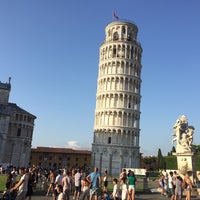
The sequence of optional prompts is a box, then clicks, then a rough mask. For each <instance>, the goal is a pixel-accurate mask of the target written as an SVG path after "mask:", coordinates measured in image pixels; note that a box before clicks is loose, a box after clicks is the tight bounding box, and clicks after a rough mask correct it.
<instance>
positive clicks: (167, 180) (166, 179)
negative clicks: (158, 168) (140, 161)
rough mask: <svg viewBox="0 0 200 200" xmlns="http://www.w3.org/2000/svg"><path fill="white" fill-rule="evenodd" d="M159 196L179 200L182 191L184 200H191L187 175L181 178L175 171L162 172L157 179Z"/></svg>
mask: <svg viewBox="0 0 200 200" xmlns="http://www.w3.org/2000/svg"><path fill="white" fill-rule="evenodd" d="M159 189H160V192H161V195H164V196H167V197H170V199H171V200H181V199H182V195H183V190H185V192H186V200H191V192H192V183H191V180H190V178H189V175H188V174H186V175H185V176H184V177H181V176H180V175H179V174H178V173H177V172H176V171H174V172H173V171H170V172H169V173H168V172H167V171H166V170H163V171H162V173H161V176H160V178H159Z"/></svg>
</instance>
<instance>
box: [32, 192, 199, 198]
mask: <svg viewBox="0 0 200 200" xmlns="http://www.w3.org/2000/svg"><path fill="white" fill-rule="evenodd" d="M135 197H136V198H135V200H147V199H149V200H167V199H170V198H167V197H165V196H162V195H160V194H159V193H147V194H145V193H141V194H139V193H138V194H136V196H135ZM52 199H53V198H52V197H51V196H49V197H46V196H33V197H32V200H52ZM182 199H185V198H182ZM191 199H192V200H200V197H192V198H191ZM70 200H72V197H71V198H70Z"/></svg>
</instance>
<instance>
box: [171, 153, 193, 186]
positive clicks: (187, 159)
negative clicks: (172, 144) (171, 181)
mask: <svg viewBox="0 0 200 200" xmlns="http://www.w3.org/2000/svg"><path fill="white" fill-rule="evenodd" d="M173 155H175V156H176V157H177V166H178V171H179V175H180V176H181V177H184V176H185V174H188V175H189V176H190V180H191V181H192V184H196V165H195V160H196V153H194V152H184V153H173Z"/></svg>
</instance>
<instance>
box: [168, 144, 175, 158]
mask: <svg viewBox="0 0 200 200" xmlns="http://www.w3.org/2000/svg"><path fill="white" fill-rule="evenodd" d="M173 153H176V148H175V146H173V147H172V150H171V151H170V152H168V154H167V155H168V156H172V155H173Z"/></svg>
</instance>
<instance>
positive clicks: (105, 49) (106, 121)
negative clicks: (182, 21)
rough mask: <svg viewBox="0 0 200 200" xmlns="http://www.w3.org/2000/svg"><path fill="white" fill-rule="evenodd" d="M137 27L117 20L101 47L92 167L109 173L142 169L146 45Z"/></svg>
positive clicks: (107, 31)
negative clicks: (141, 88) (128, 169)
mask: <svg viewBox="0 0 200 200" xmlns="http://www.w3.org/2000/svg"><path fill="white" fill-rule="evenodd" d="M137 32H138V28H137V26H136V25H135V24H134V23H132V22H127V21H114V22H111V23H110V24H108V25H107V26H106V28H105V33H106V38H105V41H104V42H103V44H102V45H101V46H100V57H99V71H98V80H97V93H96V109H95V122H94V137H93V144H92V166H93V167H99V169H100V172H101V173H103V171H104V169H105V168H106V169H107V170H108V173H109V174H112V175H114V174H118V173H120V172H121V169H122V168H124V167H129V168H138V167H139V157H140V147H139V137H140V127H139V124H140V101H141V95H140V87H141V68H142V65H141V56H142V48H141V45H140V43H139V42H138V41H137Z"/></svg>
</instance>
